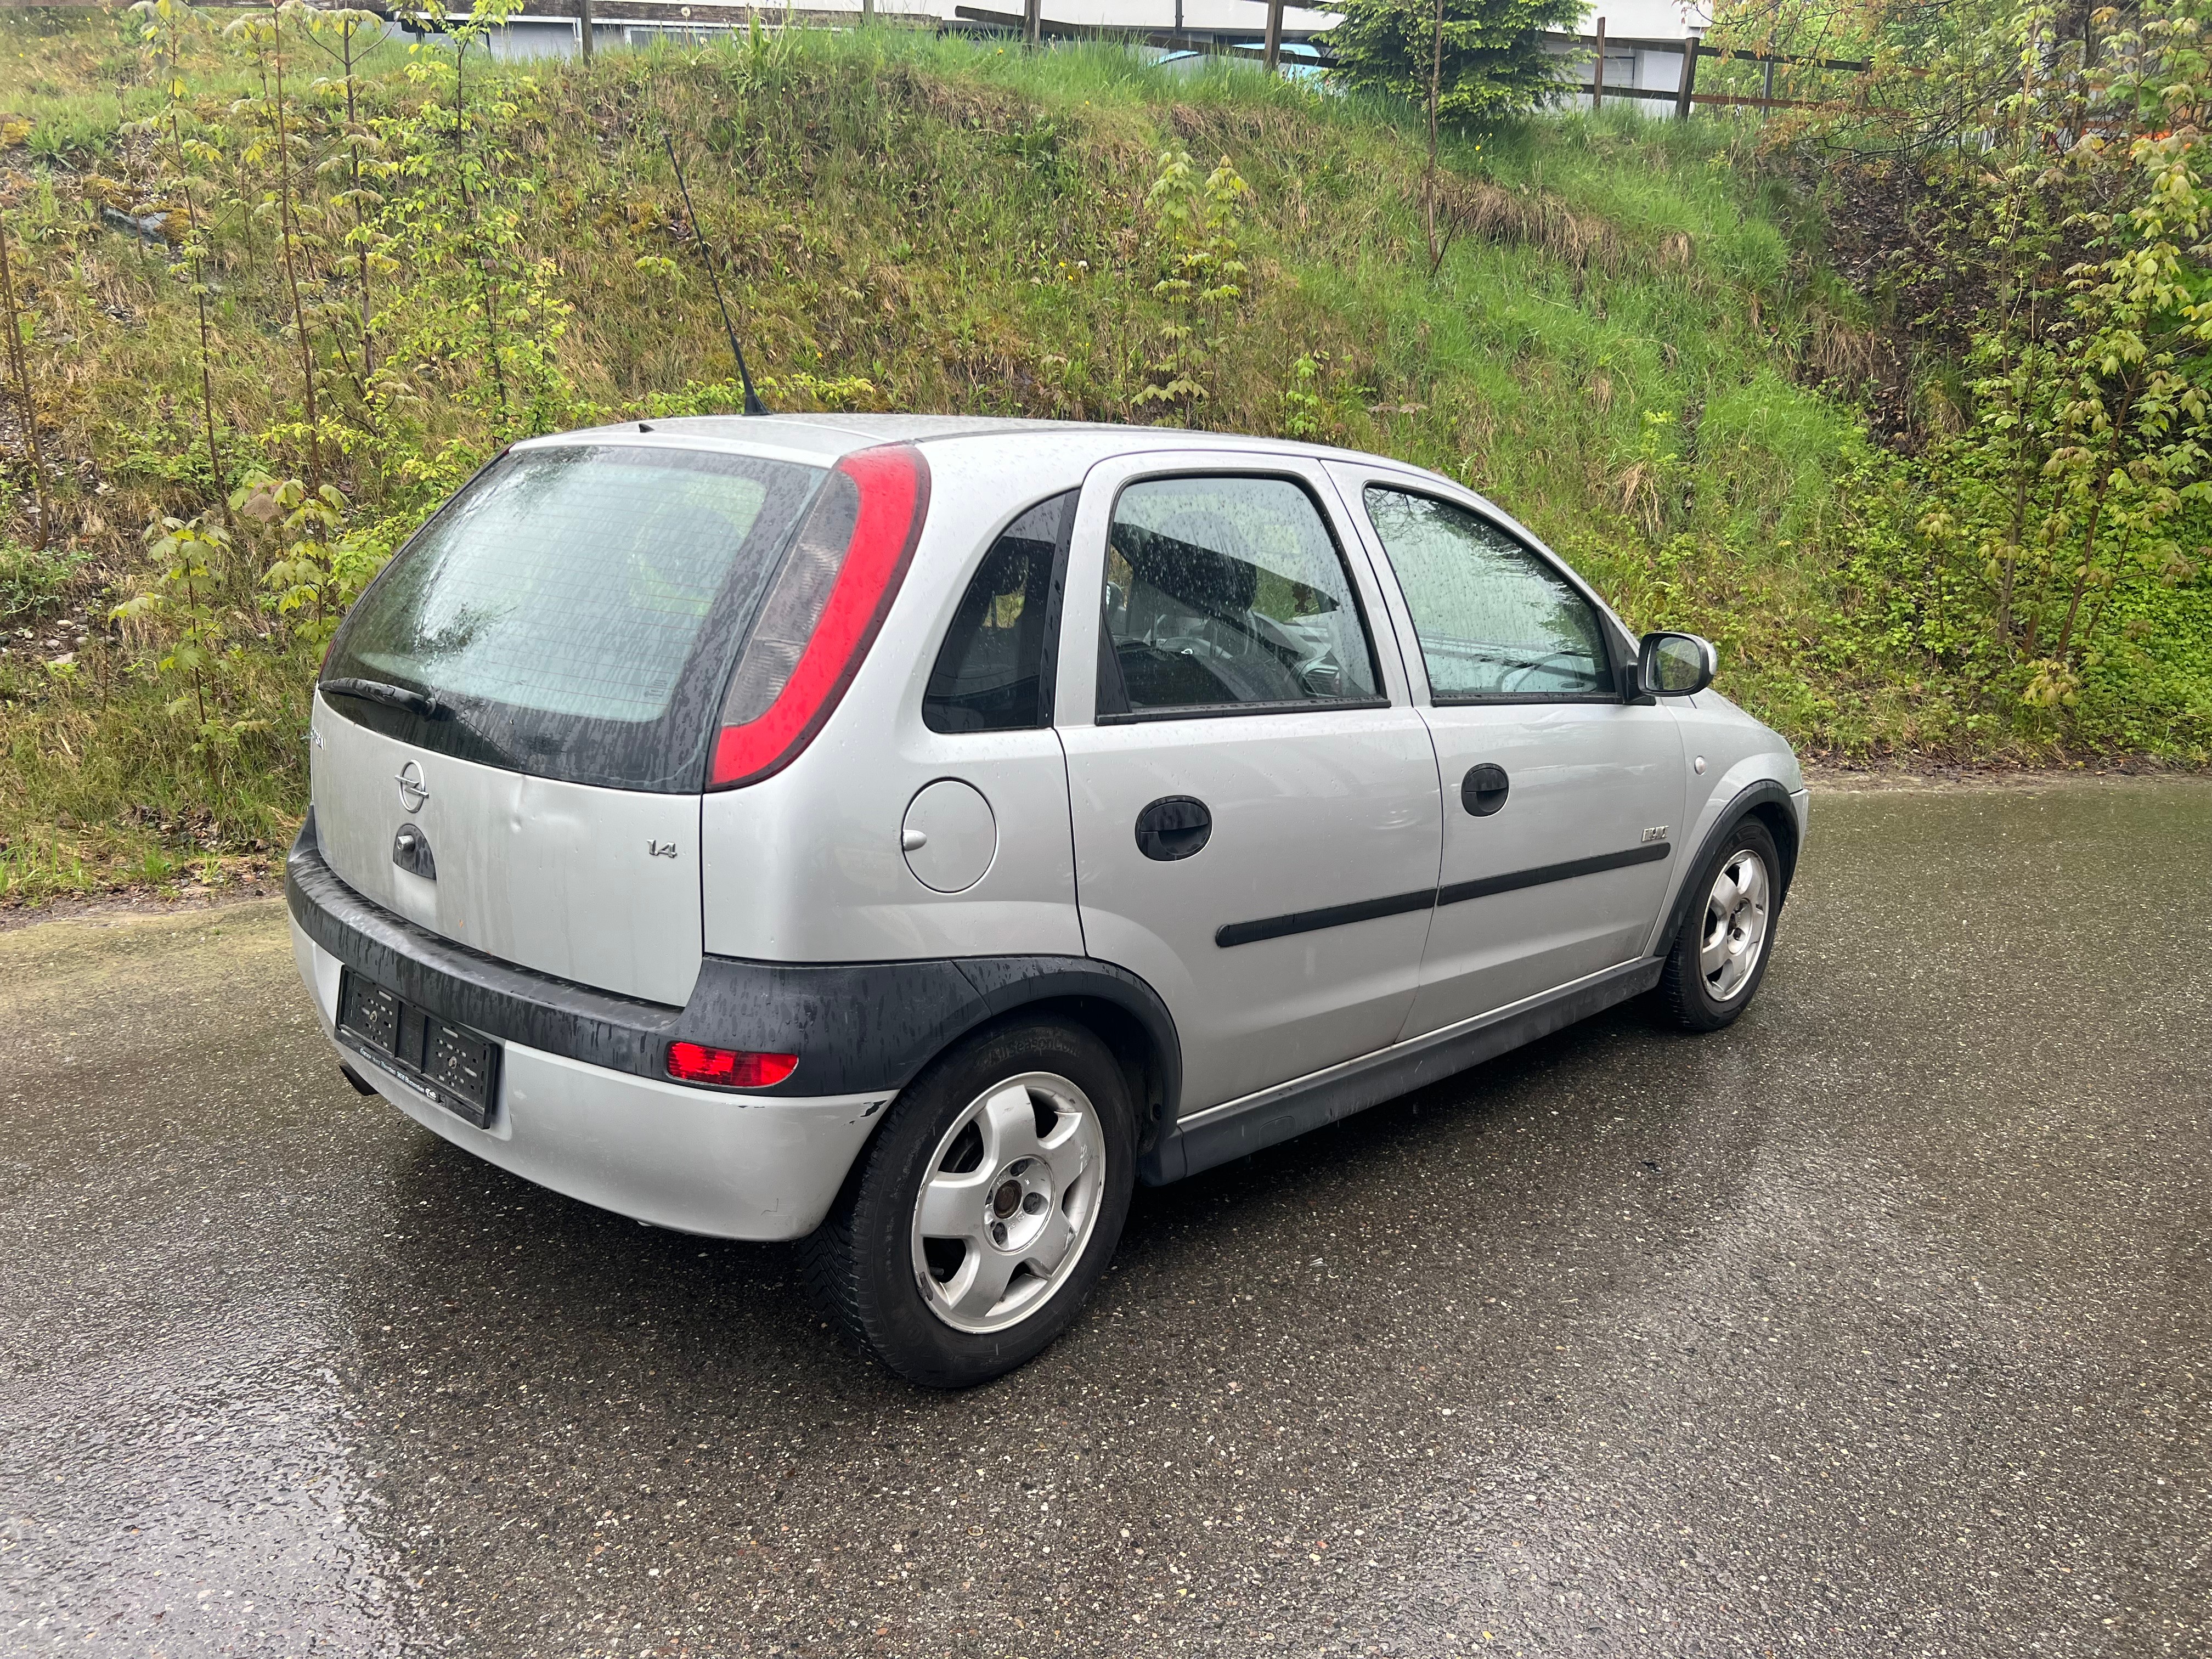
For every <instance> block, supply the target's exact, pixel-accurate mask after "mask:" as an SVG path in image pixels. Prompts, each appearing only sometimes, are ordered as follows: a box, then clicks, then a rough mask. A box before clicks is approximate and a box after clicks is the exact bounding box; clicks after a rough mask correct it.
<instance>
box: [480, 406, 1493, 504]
mask: <svg viewBox="0 0 2212 1659" xmlns="http://www.w3.org/2000/svg"><path fill="white" fill-rule="evenodd" d="M1024 436H1030V437H1036V438H1040V439H1045V438H1048V439H1051V440H1053V441H1054V442H1055V443H1056V444H1059V445H1065V444H1066V441H1068V440H1071V439H1073V440H1077V441H1081V440H1083V439H1086V438H1087V439H1090V440H1091V441H1092V442H1093V444H1094V445H1095V450H1096V455H1097V459H1104V458H1106V457H1108V456H1111V455H1127V454H1141V453H1147V452H1152V451H1158V450H1189V451H1194V452H1203V451H1207V450H1241V451H1243V452H1245V453H1251V452H1252V451H1255V450H1257V451H1260V452H1261V453H1276V454H1285V455H1304V456H1312V457H1316V458H1321V459H1334V460H1346V461H1357V462H1360V463H1363V464H1366V465H1373V464H1376V463H1378V462H1379V463H1381V464H1383V465H1387V466H1389V467H1391V468H1393V469H1394V470H1395V471H1401V472H1409V473H1416V474H1419V475H1420V476H1421V477H1430V478H1436V479H1437V481H1438V482H1440V483H1447V484H1449V483H1451V481H1450V480H1449V479H1446V478H1442V477H1440V476H1439V475H1438V474H1436V473H1433V472H1431V471H1429V470H1428V469H1427V468H1426V467H1421V466H1416V465H1413V464H1412V463H1410V462H1407V461H1398V460H1392V459H1389V457H1387V456H1381V455H1369V454H1364V453H1360V452H1359V451H1358V450H1351V449H1340V448H1336V447H1332V446H1330V445H1328V444H1312V443H1303V442H1299V441H1296V440H1293V439H1286V438H1259V437H1252V436H1249V435H1244V434H1242V433H1234V432H1202V431H1193V430H1190V429H1188V428H1182V427H1168V426H1122V425H1115V424H1111V423H1108V422H1088V421H1038V420H1021V419H1015V418H1011V417H1003V416H990V415H685V416H671V417H670V418H668V419H665V420H645V421H624V422H621V423H620V424H618V425H610V426H599V427H587V428H584V429H582V430H580V431H575V432H563V433H558V434H556V435H552V436H550V437H545V438H533V439H531V440H529V441H528V442H527V444H518V445H516V446H515V447H517V448H518V449H520V448H524V447H530V448H536V447H553V446H558V445H562V444H570V443H588V442H601V443H604V442H608V441H617V440H618V441H622V442H624V443H636V442H639V441H641V440H642V441H647V442H654V443H665V444H670V445H672V446H675V447H684V448H713V449H719V448H723V447H728V448H731V449H738V450H743V451H744V452H745V453H750V454H778V453H781V454H784V455H787V456H789V457H790V458H791V459H808V460H813V461H816V462H817V463H826V462H830V461H835V460H836V459H838V457H840V456H842V455H845V454H848V453H851V452H852V451H854V450H856V449H865V448H866V447H869V446H870V445H872V444H887V443H910V444H924V445H927V444H933V443H944V442H949V441H955V440H958V439H963V438H982V437H993V438H1020V437H1024ZM1452 488H1454V489H1461V488H1463V486H1461V485H1456V484H1453V485H1452Z"/></svg>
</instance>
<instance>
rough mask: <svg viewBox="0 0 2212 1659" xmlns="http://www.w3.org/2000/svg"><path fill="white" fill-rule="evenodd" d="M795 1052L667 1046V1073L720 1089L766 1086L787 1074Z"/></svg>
mask: <svg viewBox="0 0 2212 1659" xmlns="http://www.w3.org/2000/svg"><path fill="white" fill-rule="evenodd" d="M798 1065H799V1056H798V1055H797V1054H749V1053H747V1052H746V1051H745V1050H744V1049H742V1048H706V1047H703V1046H702V1045H701V1044H699V1043H696V1042H671V1043H670V1044H669V1045H668V1075H669V1076H671V1077H672V1078H674V1079H676V1080H677V1081H678V1083H711V1084H713V1085H714V1086H715V1087H717V1088H720V1089H766V1088H769V1087H772V1086H773V1085H775V1084H778V1083H781V1082H782V1081H783V1080H784V1079H786V1078H787V1077H789V1076H790V1075H791V1073H792V1072H793V1070H794V1069H795V1068H796V1067H797V1066H798Z"/></svg>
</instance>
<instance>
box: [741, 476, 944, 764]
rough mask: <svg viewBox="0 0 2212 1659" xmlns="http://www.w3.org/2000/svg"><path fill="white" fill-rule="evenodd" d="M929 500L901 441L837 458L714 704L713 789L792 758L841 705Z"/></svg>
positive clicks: (899, 576)
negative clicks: (718, 705)
mask: <svg viewBox="0 0 2212 1659" xmlns="http://www.w3.org/2000/svg"><path fill="white" fill-rule="evenodd" d="M928 506H929V465H928V463H927V462H926V461H924V460H923V459H921V451H920V450H918V449H915V448H914V447H912V446H910V445H907V444H887V445H884V447H880V448H877V449H863V450H860V451H859V452H857V453H854V454H851V455H848V456H847V457H846V458H845V459H843V460H842V461H840V462H838V463H837V465H836V468H835V469H834V470H833V471H831V472H830V474H829V482H828V483H826V484H824V485H823V489H822V494H821V495H820V497H819V498H818V499H817V501H815V503H814V506H813V507H812V509H811V511H810V512H809V513H807V515H806V522H805V525H803V526H800V529H799V540H798V542H797V544H795V545H793V548H792V550H791V556H790V557H789V558H787V559H786V560H785V561H784V565H783V568H782V569H781V570H780V571H778V572H777V573H776V579H775V586H773V587H772V588H770V589H769V595H768V598H767V599H765V600H763V602H762V605H761V609H760V616H759V617H758V618H757V620H756V621H755V622H754V623H753V630H752V634H751V635H750V637H749V638H748V639H747V640H746V641H745V649H744V655H743V656H742V657H740V658H739V659H738V668H737V672H736V673H735V674H734V675H733V676H732V678H731V680H730V690H729V695H728V696H726V698H725V699H724V700H723V703H722V730H721V734H720V737H719V738H717V739H716V740H715V744H714V765H713V768H712V769H711V770H710V771H709V772H708V778H707V787H708V788H709V789H728V788H732V787H735V786H736V785H738V784H741V783H751V782H754V781H757V780H758V779H761V778H764V777H767V776H768V775H769V774H770V773H772V772H775V771H778V770H780V769H782V768H783V767H785V766H787V765H788V764H789V763H791V761H792V760H793V758H794V757H796V756H797V755H798V754H799V751H800V750H803V749H804V748H805V747H806V745H807V744H808V743H809V742H811V740H812V738H813V737H814V734H815V733H816V732H818V731H820V730H821V729H822V723H823V721H824V720H828V719H829V715H830V714H831V712H832V711H833V710H835V709H836V707H837V700H838V699H839V698H840V697H842V696H844V695H845V688H846V686H847V685H848V684H851V683H852V678H853V676H854V673H855V672H856V671H858V670H859V668H860V659H862V658H863V657H865V656H866V655H867V653H868V647H869V646H870V645H871V644H872V643H873V642H874V641H875V637H876V630H877V629H879V628H881V627H882V626H883V621H884V613H885V612H886V611H889V610H890V605H891V601H892V599H895V598H896V597H897V594H898V589H899V582H900V580H901V579H902V578H903V577H904V576H905V574H906V567H907V562H908V560H909V559H911V558H912V557H913V556H914V544H915V541H916V540H918V539H919V538H920V537H921V521H922V518H923V515H924V514H925V513H926V512H927V508H928Z"/></svg>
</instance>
